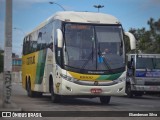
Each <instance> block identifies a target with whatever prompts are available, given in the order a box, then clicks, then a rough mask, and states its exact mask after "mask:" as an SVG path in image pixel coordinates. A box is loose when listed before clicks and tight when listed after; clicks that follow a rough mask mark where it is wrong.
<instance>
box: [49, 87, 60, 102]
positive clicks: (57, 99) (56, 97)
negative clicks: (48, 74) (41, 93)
mask: <svg viewBox="0 0 160 120" xmlns="http://www.w3.org/2000/svg"><path fill="white" fill-rule="evenodd" d="M50 90H51V100H52V102H53V103H58V102H60V101H61V96H60V95H56V94H55V93H54V88H53V85H51V88H50Z"/></svg>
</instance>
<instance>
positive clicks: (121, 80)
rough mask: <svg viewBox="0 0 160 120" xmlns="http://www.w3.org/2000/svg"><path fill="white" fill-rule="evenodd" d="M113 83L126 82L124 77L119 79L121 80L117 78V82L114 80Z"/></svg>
mask: <svg viewBox="0 0 160 120" xmlns="http://www.w3.org/2000/svg"><path fill="white" fill-rule="evenodd" d="M114 81H115V82H117V83H121V82H124V81H126V77H121V78H118V79H117V80H114Z"/></svg>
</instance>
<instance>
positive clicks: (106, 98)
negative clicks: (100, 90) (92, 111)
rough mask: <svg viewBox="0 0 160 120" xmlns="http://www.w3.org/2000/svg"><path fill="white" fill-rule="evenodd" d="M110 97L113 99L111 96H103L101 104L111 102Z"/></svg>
mask: <svg viewBox="0 0 160 120" xmlns="http://www.w3.org/2000/svg"><path fill="white" fill-rule="evenodd" d="M110 99H111V96H101V97H100V102H101V104H109V102H110Z"/></svg>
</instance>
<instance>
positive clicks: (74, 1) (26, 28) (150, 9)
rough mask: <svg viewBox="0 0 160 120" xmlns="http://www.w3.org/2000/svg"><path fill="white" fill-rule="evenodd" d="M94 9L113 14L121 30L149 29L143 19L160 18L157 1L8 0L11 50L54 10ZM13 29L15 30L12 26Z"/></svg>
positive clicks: (0, 5) (0, 42) (1, 17)
mask: <svg viewBox="0 0 160 120" xmlns="http://www.w3.org/2000/svg"><path fill="white" fill-rule="evenodd" d="M50 1H52V2H56V3H58V4H60V5H61V6H63V8H65V9H66V10H67V11H89V12H97V11H98V10H97V9H96V8H94V7H93V5H99V4H100V5H104V7H103V8H101V9H100V12H102V13H106V14H111V15H113V16H115V17H117V18H118V19H119V20H120V22H121V24H122V26H123V28H124V30H125V31H128V30H129V29H130V28H142V27H145V28H147V29H149V27H148V25H147V21H148V20H149V19H150V18H151V17H152V18H154V19H155V20H158V19H159V18H160V13H159V11H160V0H12V2H13V10H12V16H13V18H12V26H13V31H12V41H13V42H12V51H13V52H14V53H16V54H18V55H19V56H21V53H22V44H23V42H22V41H23V38H24V36H25V34H27V33H28V32H31V31H32V30H33V29H34V28H35V27H36V26H38V25H39V24H40V23H41V22H43V21H44V20H46V19H47V18H49V17H50V16H51V15H53V14H54V13H56V12H58V11H63V9H62V8H60V7H59V6H58V5H56V4H49V2H50ZM4 21H5V0H0V49H3V48H4V25H5V22H4ZM14 28H16V29H14Z"/></svg>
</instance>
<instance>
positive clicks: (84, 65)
mask: <svg viewBox="0 0 160 120" xmlns="http://www.w3.org/2000/svg"><path fill="white" fill-rule="evenodd" d="M93 56H94V52H93V50H92V52H91V53H90V55H89V57H88V60H87V61H86V62H85V63H84V64H83V66H82V67H81V70H83V69H84V68H85V67H86V65H87V64H88V62H89V61H90V60H91V59H92V61H93Z"/></svg>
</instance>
